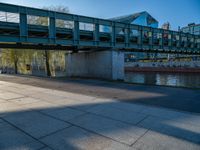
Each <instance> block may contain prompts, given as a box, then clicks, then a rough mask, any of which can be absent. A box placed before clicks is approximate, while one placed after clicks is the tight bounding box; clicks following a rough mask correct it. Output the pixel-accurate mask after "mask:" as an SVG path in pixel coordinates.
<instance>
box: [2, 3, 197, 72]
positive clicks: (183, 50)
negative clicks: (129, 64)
mask: <svg viewBox="0 0 200 150" xmlns="http://www.w3.org/2000/svg"><path fill="white" fill-rule="evenodd" d="M42 21H43V22H42ZM44 22H46V24H45V23H44ZM0 47H1V48H20V49H22V48H24V49H46V50H55V49H59V50H68V51H87V52H88V51H98V50H99V52H97V53H95V55H94V53H92V54H90V53H85V54H77V56H76V55H74V56H70V58H68V60H70V62H68V64H69V66H71V73H70V74H74V73H75V75H80V72H81V76H82V74H83V72H84V73H85V70H92V71H90V73H88V71H87V73H85V74H91V72H96V71H97V70H98V69H99V68H98V69H96V71H94V68H93V69H91V68H85V67H88V66H91V65H89V64H93V63H95V62H96V59H97V60H98V62H103V61H105V58H111V59H112V61H111V62H112V63H111V64H110V65H109V68H107V70H112V69H113V68H114V69H115V68H117V70H118V69H119V66H123V64H121V63H119V60H121V62H122V61H124V60H123V59H124V58H123V56H122V55H123V54H122V53H120V51H122V50H123V51H139V52H159V53H180V54H200V36H199V35H192V34H188V33H182V32H177V31H171V30H163V29H158V28H150V27H145V26H139V25H133V24H126V23H121V22H115V21H111V20H106V19H99V18H92V17H86V16H80V15H74V14H69V13H62V12H55V11H49V10H43V9H36V8H29V7H23V6H16V5H10V4H5V3H0ZM100 50H107V51H106V52H100ZM113 50H115V51H116V50H117V51H118V53H117V54H115V53H114V52H113ZM119 50H120V51H119ZM108 51H111V53H109V52H108ZM86 55H87V60H85V58H86ZM73 57H75V59H74V58H73ZM77 58H79V62H81V63H79V64H77ZM94 58H95V60H93V59H94ZM83 59H84V60H83ZM91 60H93V61H92V62H91ZM72 62H73V63H72ZM83 62H84V63H83ZM107 62H110V61H109V60H107V61H105V64H104V65H106V63H107ZM113 64H117V67H114V66H116V65H113ZM96 65H97V66H98V64H96ZM77 66H79V67H77ZM69 68H70V67H69ZM73 68H76V70H74V69H73ZM100 68H102V67H100ZM80 69H81V70H82V71H80ZM72 70H73V71H72ZM78 70H79V71H78ZM121 70H122V68H121ZM102 71H103V72H104V71H105V70H101V69H100V72H99V71H98V73H95V74H99V73H100V74H101V72H102ZM72 72H73V73H72ZM112 72H113V71H112ZM115 72H116V71H115ZM117 72H121V71H119V70H118V71H117ZM109 74H110V73H109ZM114 74H115V73H112V76H114ZM94 76H96V75H94ZM101 76H104V74H102V75H101ZM109 76H110V75H109Z"/></svg>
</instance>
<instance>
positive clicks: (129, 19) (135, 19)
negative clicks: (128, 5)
mask: <svg viewBox="0 0 200 150" xmlns="http://www.w3.org/2000/svg"><path fill="white" fill-rule="evenodd" d="M110 20H113V21H117V22H123V23H130V24H137V25H142V26H148V27H153V28H158V21H157V20H156V19H155V18H153V17H152V16H151V15H150V14H149V13H148V12H146V11H143V12H140V13H135V14H130V15H126V16H120V17H115V18H111V19H110Z"/></svg>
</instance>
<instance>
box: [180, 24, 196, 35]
mask: <svg viewBox="0 0 200 150" xmlns="http://www.w3.org/2000/svg"><path fill="white" fill-rule="evenodd" d="M181 31H182V32H184V33H190V34H195V35H200V24H195V23H190V24H188V26H186V27H183V28H181Z"/></svg>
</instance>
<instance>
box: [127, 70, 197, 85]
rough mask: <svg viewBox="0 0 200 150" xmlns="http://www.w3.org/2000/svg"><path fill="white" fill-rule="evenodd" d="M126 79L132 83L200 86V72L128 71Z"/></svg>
mask: <svg viewBox="0 0 200 150" xmlns="http://www.w3.org/2000/svg"><path fill="white" fill-rule="evenodd" d="M125 81H127V82H132V83H142V84H152V85H167V86H181V87H192V88H200V74H188V73H181V74H179V73H147V72H144V73H142V72H141V73H126V75H125Z"/></svg>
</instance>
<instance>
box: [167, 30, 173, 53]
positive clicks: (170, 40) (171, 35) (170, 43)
mask: <svg viewBox="0 0 200 150" xmlns="http://www.w3.org/2000/svg"><path fill="white" fill-rule="evenodd" d="M169 35H170V39H169ZM169 35H168V41H169V43H168V46H169V47H170V49H172V38H173V32H169Z"/></svg>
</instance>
